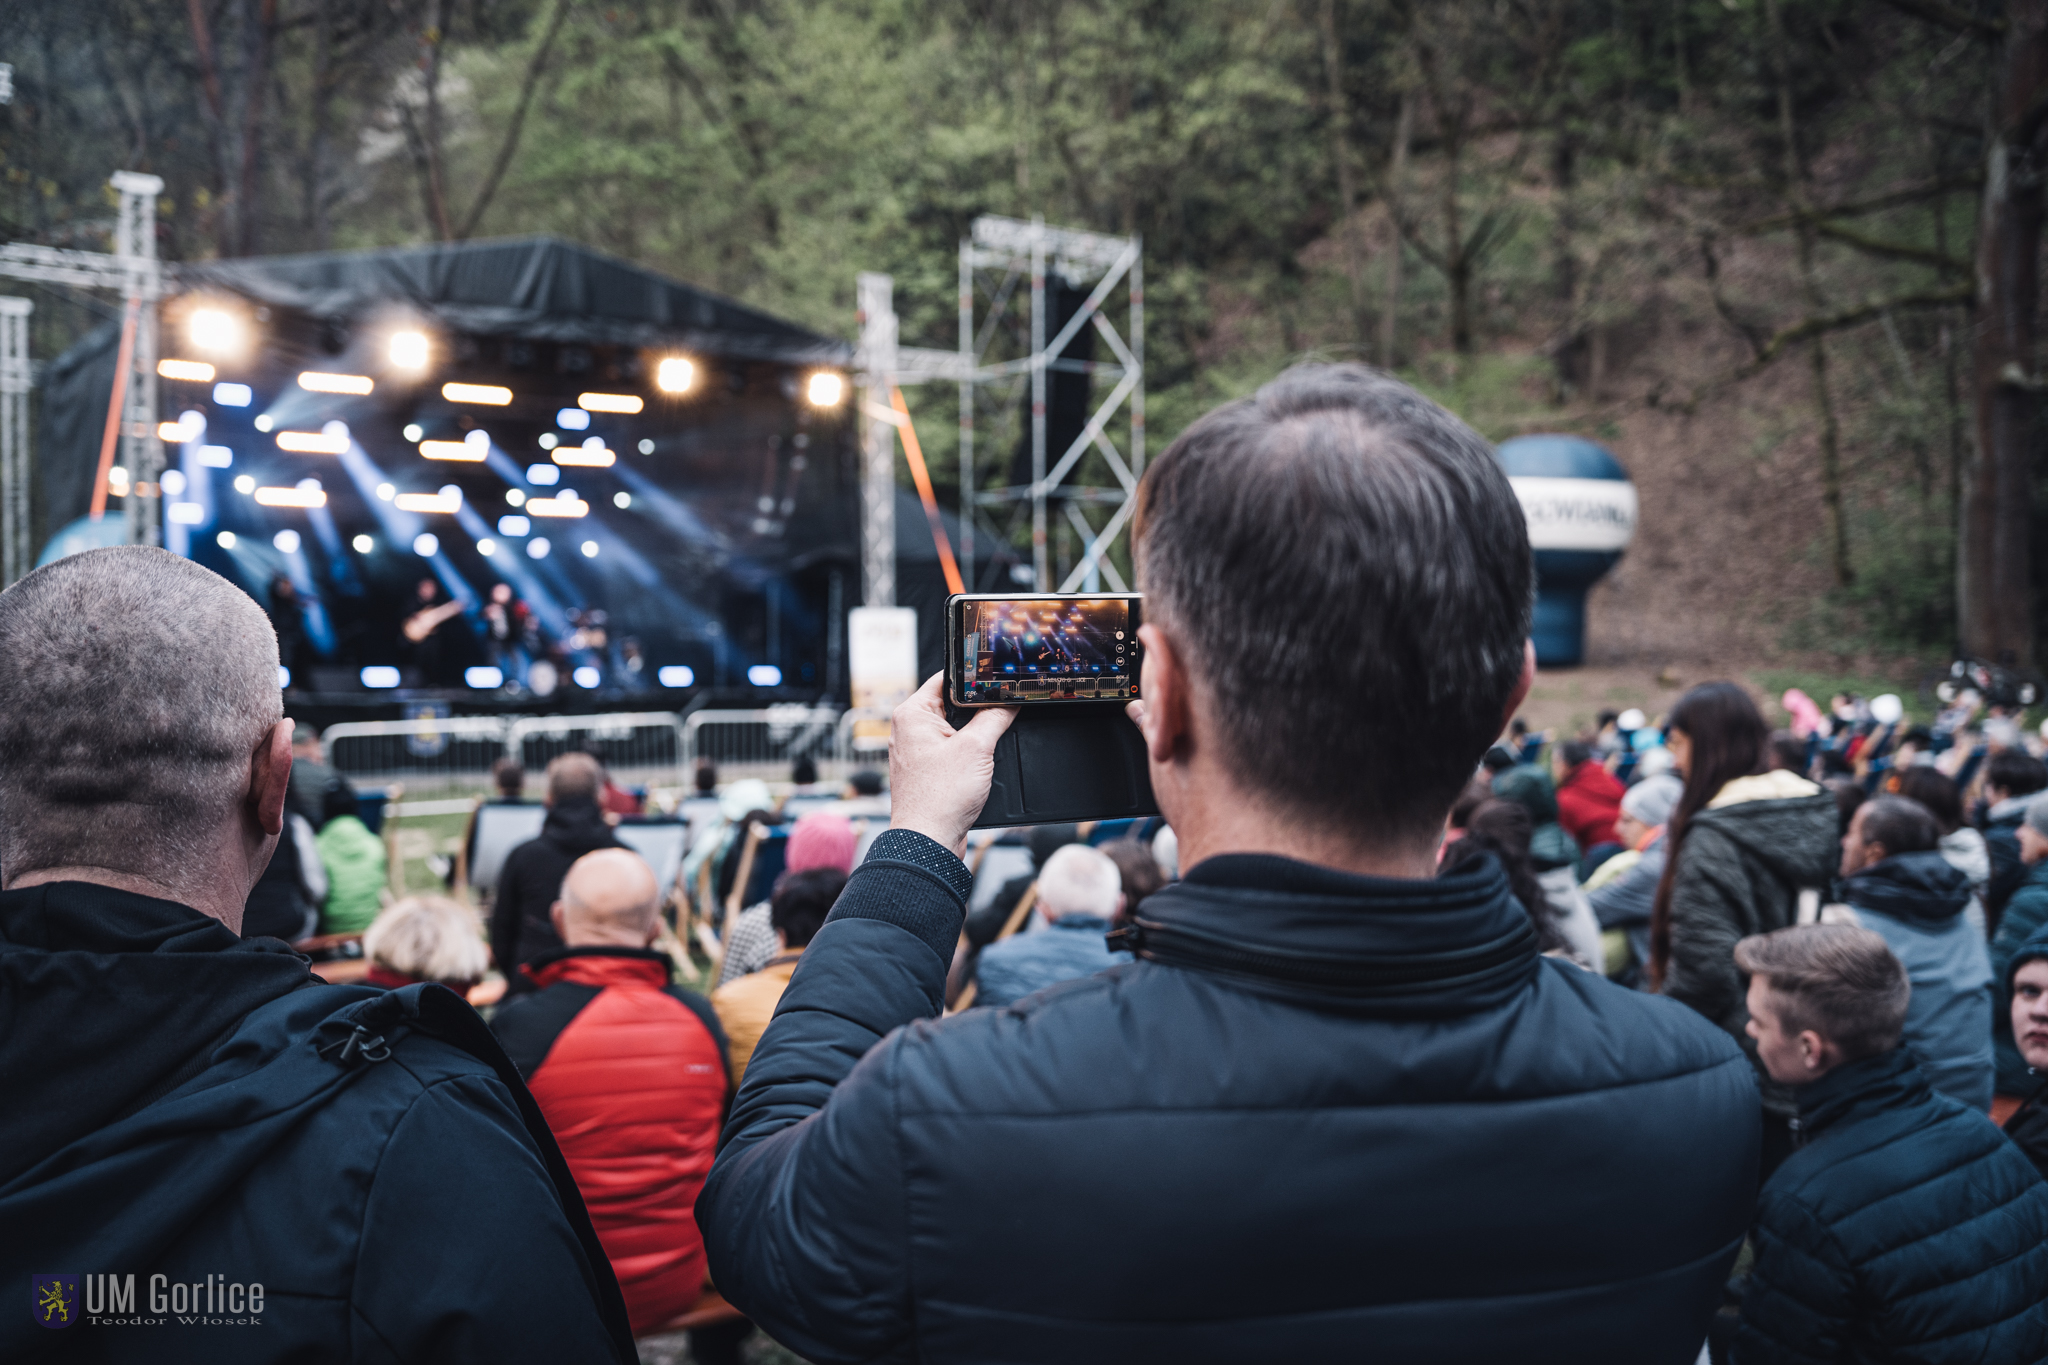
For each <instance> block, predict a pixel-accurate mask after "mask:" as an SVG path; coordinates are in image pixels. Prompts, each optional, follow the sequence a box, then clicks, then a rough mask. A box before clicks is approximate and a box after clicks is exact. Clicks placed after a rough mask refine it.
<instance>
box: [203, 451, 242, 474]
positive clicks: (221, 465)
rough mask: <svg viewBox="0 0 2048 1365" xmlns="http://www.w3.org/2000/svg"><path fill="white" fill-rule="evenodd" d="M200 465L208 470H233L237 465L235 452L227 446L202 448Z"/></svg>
mask: <svg viewBox="0 0 2048 1365" xmlns="http://www.w3.org/2000/svg"><path fill="white" fill-rule="evenodd" d="M199 463H201V464H203V465H205V466H206V467H207V468H208V469H231V468H233V467H234V463H235V452H234V451H232V450H230V449H228V448H227V447H226V446H201V447H199Z"/></svg>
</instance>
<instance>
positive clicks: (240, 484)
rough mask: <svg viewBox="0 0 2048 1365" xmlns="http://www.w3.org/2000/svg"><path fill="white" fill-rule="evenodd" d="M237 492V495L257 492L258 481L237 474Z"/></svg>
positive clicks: (245, 475)
mask: <svg viewBox="0 0 2048 1365" xmlns="http://www.w3.org/2000/svg"><path fill="white" fill-rule="evenodd" d="M235 491H236V492H237V493H254V492H255V491H256V480H254V479H252V478H250V477H249V476H248V475H247V474H237V475H236V476H235Z"/></svg>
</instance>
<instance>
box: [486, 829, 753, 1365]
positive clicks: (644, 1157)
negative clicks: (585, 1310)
mask: <svg viewBox="0 0 2048 1365" xmlns="http://www.w3.org/2000/svg"><path fill="white" fill-rule="evenodd" d="M660 900H661V892H660V888H659V887H658V886H656V884H655V880H654V872H653V871H652V869H650V868H649V867H648V866H647V864H646V862H645V861H644V860H642V859H641V857H640V855H639V854H637V853H635V852H633V851H632V850H631V849H626V848H606V849H599V850H598V851H597V852H595V853H586V854H585V855H584V856H583V857H581V858H579V859H577V860H576V862H575V864H574V865H573V866H572V867H570V869H569V874H568V876H566V877H564V878H563V879H562V893H561V896H560V898H559V899H557V900H556V901H555V904H554V906H553V908H552V911H551V914H552V918H553V919H554V922H555V929H556V932H558V933H559V934H560V935H561V936H562V942H563V944H564V945H565V946H563V947H561V948H557V949H556V950H555V951H553V952H551V953H543V954H541V955H540V956H539V957H537V958H535V959H534V960H533V961H531V962H529V963H527V964H526V966H525V968H524V970H525V971H526V973H527V974H528V975H529V976H531V977H532V978H533V979H534V981H535V982H536V983H537V984H538V985H539V986H540V989H539V990H538V991H536V992H534V993H533V994H531V995H524V996H521V997H520V998H518V999H517V1000H509V1001H507V1002H506V1003H505V1004H504V1005H503V1006H502V1007H501V1008H500V1009H499V1010H498V1012H497V1014H496V1015H495V1016H494V1017H493V1018H492V1019H491V1031H492V1032H493V1033H495V1034H497V1035H498V1040H499V1041H500V1042H501V1043H503V1044H504V1045H505V1051H506V1053H507V1054H508V1055H509V1056H510V1057H511V1058H512V1062H513V1064H514V1065H515V1066H517V1067H518V1068H519V1074H520V1075H522V1076H524V1077H525V1078H526V1083H527V1084H528V1085H529V1086H531V1087H532V1088H533V1097H534V1099H535V1100H537V1101H538V1102H539V1104H540V1109H541V1113H542V1114H544V1115H546V1117H547V1121H548V1126H549V1127H550V1128H552V1129H553V1130H554V1131H555V1133H556V1134H557V1135H558V1136H559V1137H560V1139H561V1143H562V1154H563V1155H564V1156H565V1157H567V1158H568V1161H569V1169H570V1170H572V1171H574V1172H575V1174H576V1181H577V1184H578V1185H579V1186H581V1187H582V1190H583V1198H584V1201H585V1202H586V1203H587V1204H588V1205H589V1206H590V1218H591V1221H592V1222H593V1223H594V1224H595V1225H596V1227H597V1235H598V1238H599V1239H600V1240H601V1241H603V1243H604V1247H605V1251H606V1253H607V1254H608V1255H609V1256H610V1257H611V1261H612V1268H613V1270H614V1271H615V1272H616V1273H617V1274H618V1277H619V1287H620V1289H621V1290H623V1291H624V1293H625V1296H626V1309H627V1312H628V1313H630V1314H631V1316H632V1319H633V1330H634V1331H635V1332H647V1331H651V1330H652V1329H654V1328H656V1327H659V1326H661V1325H662V1324H663V1323H665V1322H669V1321H671V1320H672V1319H674V1318H675V1317H676V1316H677V1315H678V1314H681V1313H683V1312H686V1311H687V1310H688V1309H689V1308H690V1306H691V1305H692V1304H694V1303H696V1302H697V1300H698V1299H699V1298H701V1297H702V1296H703V1293H704V1238H703V1236H702V1234H700V1233H699V1232H698V1231H697V1219H696V1215H695V1214H694V1213H693V1212H692V1211H691V1207H692V1205H694V1204H695V1203H696V1202H697V1191H698V1190H699V1189H701V1188H702V1187H703V1184H704V1177H705V1176H706V1175H708V1174H709V1173H710V1171H711V1152H712V1148H713V1146H714V1145H715V1144H716V1143H717V1141H718V1126H719V1124H721V1123H723V1122H724V1121H725V1102H726V1098H727V1095H728V1094H729V1093H730V1088H731V1078H730V1074H729V1072H728V1071H727V1068H726V1053H725V1037H724V1035H723V1034H722V1033H721V1032H720V1030H719V1027H718V1017H717V1016H716V1015H715V1014H713V1013H712V1010H711V1003H710V1002H709V1001H708V1000H706V999H704V997H702V996H700V995H697V994H695V993H694V992H691V991H686V990H683V989H682V988H681V987H679V986H676V985H673V984H672V977H673V975H674V965H673V963H671V961H670V960H669V957H668V955H667V954H666V953H662V952H657V951H655V949H654V947H653V943H654V939H655V935H656V934H657V933H658V932H659V930H660V927H661V916H660ZM709 1344H710V1343H707V1342H695V1343H693V1346H694V1347H695V1349H694V1350H693V1352H692V1354H693V1355H694V1356H695V1358H696V1359H697V1360H698V1361H699V1362H701V1363H702V1365H709V1355H710V1352H709V1351H707V1349H706V1348H707V1346H708V1345H709ZM730 1344H731V1345H732V1346H733V1347H735V1348H736V1347H737V1345H738V1343H737V1342H732V1343H730ZM731 1358H733V1359H737V1357H736V1356H733V1357H731Z"/></svg>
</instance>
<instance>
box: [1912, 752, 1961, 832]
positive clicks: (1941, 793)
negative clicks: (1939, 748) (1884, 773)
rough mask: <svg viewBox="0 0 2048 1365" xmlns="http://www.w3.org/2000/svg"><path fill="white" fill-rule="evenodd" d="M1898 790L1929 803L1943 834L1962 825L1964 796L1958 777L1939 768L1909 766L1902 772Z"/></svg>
mask: <svg viewBox="0 0 2048 1365" xmlns="http://www.w3.org/2000/svg"><path fill="white" fill-rule="evenodd" d="M1898 794H1899V795H1900V796H1903V797H1905V798H1907V799H1908V800H1911V801H1918V802H1919V803H1920V804H1921V805H1923V806H1925V807H1927V812H1928V814H1930V815H1932V816H1933V817H1934V823H1935V824H1936V825H1939V826H1940V827H1941V834H1942V837H1943V838H1947V837H1948V836H1949V835H1951V834H1954V833H1955V832H1956V831H1957V830H1958V829H1961V828H1962V825H1963V797H1962V793H1961V792H1959V791H1957V790H1956V780H1955V779H1954V778H1952V777H1950V776H1949V775H1948V774H1947V773H1945V772H1942V771H1941V770H1940V769H1938V768H1926V767H1917V768H1907V769H1906V770H1905V771H1904V772H1901V773H1900V774H1899V781H1898Z"/></svg>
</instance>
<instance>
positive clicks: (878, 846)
mask: <svg viewBox="0 0 2048 1365" xmlns="http://www.w3.org/2000/svg"><path fill="white" fill-rule="evenodd" d="M866 861H867V862H869V863H878V862H891V863H908V864H910V866H912V867H914V868H916V869H918V871H920V872H925V873H929V874H930V875H932V876H934V877H936V878H938V879H939V881H940V882H941V883H942V884H943V885H944V886H945V887H946V888H947V889H948V890H950V891H951V892H952V893H953V896H954V898H955V899H957V900H958V901H959V902H960V903H961V904H962V905H965V904H966V903H967V893H968V892H969V891H971V890H973V888H974V874H973V873H972V872H969V871H968V870H967V864H965V863H963V862H961V861H960V860H959V859H958V858H956V857H954V856H953V854H952V851H951V850H949V849H946V848H943V847H941V846H940V845H939V844H938V843H937V842H936V841H935V840H933V839H931V838H929V837H927V836H925V835H922V834H919V833H918V832H917V831H916V830H909V829H889V830H884V831H882V833H880V834H879V835H877V836H875V842H874V843H873V844H871V845H869V847H868V856H867V860H866Z"/></svg>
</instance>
